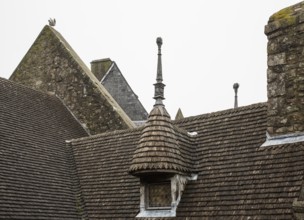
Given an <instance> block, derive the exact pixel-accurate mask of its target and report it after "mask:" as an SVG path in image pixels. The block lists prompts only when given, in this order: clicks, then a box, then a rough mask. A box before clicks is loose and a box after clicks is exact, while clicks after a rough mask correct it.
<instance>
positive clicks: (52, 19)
mask: <svg viewBox="0 0 304 220" xmlns="http://www.w3.org/2000/svg"><path fill="white" fill-rule="evenodd" d="M49 25H50V26H52V27H54V26H55V25H56V19H55V18H50V19H49Z"/></svg>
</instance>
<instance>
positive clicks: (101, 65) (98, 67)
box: [91, 58, 113, 81]
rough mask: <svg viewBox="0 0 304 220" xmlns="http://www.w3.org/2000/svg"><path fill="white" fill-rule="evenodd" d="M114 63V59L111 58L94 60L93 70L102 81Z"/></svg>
mask: <svg viewBox="0 0 304 220" xmlns="http://www.w3.org/2000/svg"><path fill="white" fill-rule="evenodd" d="M112 63H113V61H112V60H111V59H110V58H105V59H100V60H93V61H92V62H91V72H92V73H93V74H94V75H95V76H96V78H97V79H98V80H99V81H101V80H102V78H103V77H104V76H105V74H106V73H107V72H108V70H109V69H110V67H111V65H112Z"/></svg>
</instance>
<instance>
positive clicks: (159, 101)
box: [154, 37, 165, 106]
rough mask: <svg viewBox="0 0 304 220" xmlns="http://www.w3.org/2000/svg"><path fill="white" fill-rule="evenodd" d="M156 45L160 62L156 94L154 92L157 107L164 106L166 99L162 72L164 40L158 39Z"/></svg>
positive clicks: (158, 64) (155, 86) (155, 85)
mask: <svg viewBox="0 0 304 220" xmlns="http://www.w3.org/2000/svg"><path fill="white" fill-rule="evenodd" d="M156 43H157V46H158V54H157V56H158V60H157V76H156V83H155V84H154V88H155V92H154V99H155V100H156V101H155V105H154V106H156V105H164V104H163V100H164V99H165V97H164V87H165V84H163V71H162V60H161V56H162V54H161V46H162V44H163V40H162V38H160V37H158V38H157V39H156Z"/></svg>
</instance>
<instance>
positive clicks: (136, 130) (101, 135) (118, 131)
mask: <svg viewBox="0 0 304 220" xmlns="http://www.w3.org/2000/svg"><path fill="white" fill-rule="evenodd" d="M143 128H144V127H143V126H141V127H136V128H130V129H124V130H115V131H106V132H103V133H100V134H94V135H91V136H88V137H81V138H75V139H70V140H66V142H79V141H86V140H90V139H91V140H93V139H97V138H101V137H109V136H112V135H122V134H127V133H130V134H132V133H135V132H138V131H141V130H142V129H143Z"/></svg>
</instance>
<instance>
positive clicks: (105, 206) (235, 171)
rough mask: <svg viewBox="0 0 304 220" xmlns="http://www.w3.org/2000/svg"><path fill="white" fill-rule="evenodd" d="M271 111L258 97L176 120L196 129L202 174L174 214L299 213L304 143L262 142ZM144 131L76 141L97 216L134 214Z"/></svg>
mask: <svg viewBox="0 0 304 220" xmlns="http://www.w3.org/2000/svg"><path fill="white" fill-rule="evenodd" d="M266 117H267V106H266V103H258V104H254V105H250V106H245V107H240V108H236V109H229V110H225V111H220V112H215V113H210V114H204V115H199V116H195V117H189V118H185V119H182V120H178V121H176V122H175V125H176V126H178V127H180V128H182V129H183V130H186V131H188V132H197V135H196V136H194V137H192V139H191V142H192V143H191V144H190V145H191V146H195V148H194V149H193V151H192V153H191V154H192V155H195V156H196V157H192V158H193V162H194V164H192V166H193V167H194V172H195V173H197V174H198V179H197V180H193V181H189V182H188V183H187V185H186V188H185V190H184V192H183V195H182V198H181V201H180V204H179V205H178V208H177V217H175V218H169V219H185V218H186V217H188V218H191V219H248V218H252V219H293V208H292V203H293V201H294V200H295V199H297V198H299V195H300V191H301V186H302V182H303V172H304V169H303V167H304V161H303V156H304V144H303V143H297V144H288V145H284V146H273V147H267V148H261V147H260V146H261V145H262V144H263V143H264V141H265V139H266ZM180 131H182V130H180ZM179 134H182V132H179ZM140 136H141V129H135V130H126V131H123V132H112V133H106V134H102V135H97V136H92V137H88V138H82V139H79V140H74V141H72V143H71V145H72V148H73V151H74V155H75V160H76V166H77V170H78V173H79V179H80V184H81V188H82V189H83V198H84V201H85V204H86V208H87V210H88V216H89V218H90V219H117V218H124V219H135V216H136V215H137V213H138V211H139V198H140V193H139V179H136V178H135V177H133V176H131V175H128V168H129V167H130V165H131V162H132V156H133V153H134V150H135V149H136V146H137V145H138V143H139V140H140ZM179 140H180V139H179ZM180 143H181V142H179V144H180ZM180 145H181V144H180ZM184 146H189V145H188V144H186V145H184ZM185 150H187V147H186V148H185ZM183 153H184V152H183ZM183 153H182V154H183ZM155 219H158V218H155Z"/></svg>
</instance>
